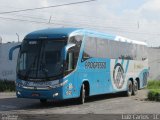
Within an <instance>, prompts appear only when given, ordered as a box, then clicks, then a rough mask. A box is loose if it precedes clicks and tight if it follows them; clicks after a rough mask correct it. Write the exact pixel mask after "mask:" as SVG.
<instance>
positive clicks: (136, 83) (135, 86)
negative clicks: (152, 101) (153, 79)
mask: <svg viewBox="0 0 160 120" xmlns="http://www.w3.org/2000/svg"><path fill="white" fill-rule="evenodd" d="M137 93H138V82H137V80H135V81H134V84H133V91H132V95H136V94H137Z"/></svg>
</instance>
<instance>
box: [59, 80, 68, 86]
mask: <svg viewBox="0 0 160 120" xmlns="http://www.w3.org/2000/svg"><path fill="white" fill-rule="evenodd" d="M67 82H68V80H66V81H64V82H62V83H60V84H59V86H60V87H62V86H64V85H65V84H66V83H67Z"/></svg>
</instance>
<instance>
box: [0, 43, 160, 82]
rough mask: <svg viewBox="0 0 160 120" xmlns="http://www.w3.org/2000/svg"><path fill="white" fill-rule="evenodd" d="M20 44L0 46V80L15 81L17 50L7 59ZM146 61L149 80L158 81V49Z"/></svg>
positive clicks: (159, 77)
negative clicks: (10, 58)
mask: <svg viewBox="0 0 160 120" xmlns="http://www.w3.org/2000/svg"><path fill="white" fill-rule="evenodd" d="M18 44H21V43H14V42H12V43H5V44H0V80H4V79H5V80H15V79H16V64H17V56H18V51H19V50H18V49H17V50H15V51H14V55H13V60H12V61H10V60H9V59H8V54H9V50H10V48H12V47H13V46H16V45H18ZM148 59H149V67H150V74H149V79H152V80H160V48H149V49H148Z"/></svg>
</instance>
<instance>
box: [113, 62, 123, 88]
mask: <svg viewBox="0 0 160 120" xmlns="http://www.w3.org/2000/svg"><path fill="white" fill-rule="evenodd" d="M113 83H114V85H115V86H116V87H117V89H121V88H122V87H123V85H124V69H123V67H122V65H121V64H120V63H117V64H116V65H115V66H114V70H113Z"/></svg>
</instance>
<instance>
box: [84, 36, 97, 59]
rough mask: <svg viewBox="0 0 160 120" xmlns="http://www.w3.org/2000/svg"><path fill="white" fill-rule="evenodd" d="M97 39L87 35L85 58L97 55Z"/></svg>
mask: <svg viewBox="0 0 160 120" xmlns="http://www.w3.org/2000/svg"><path fill="white" fill-rule="evenodd" d="M96 44H97V40H96V38H93V37H87V38H86V41H85V47H84V52H83V60H86V59H89V58H92V57H97V52H96V50H97V48H96Z"/></svg>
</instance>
